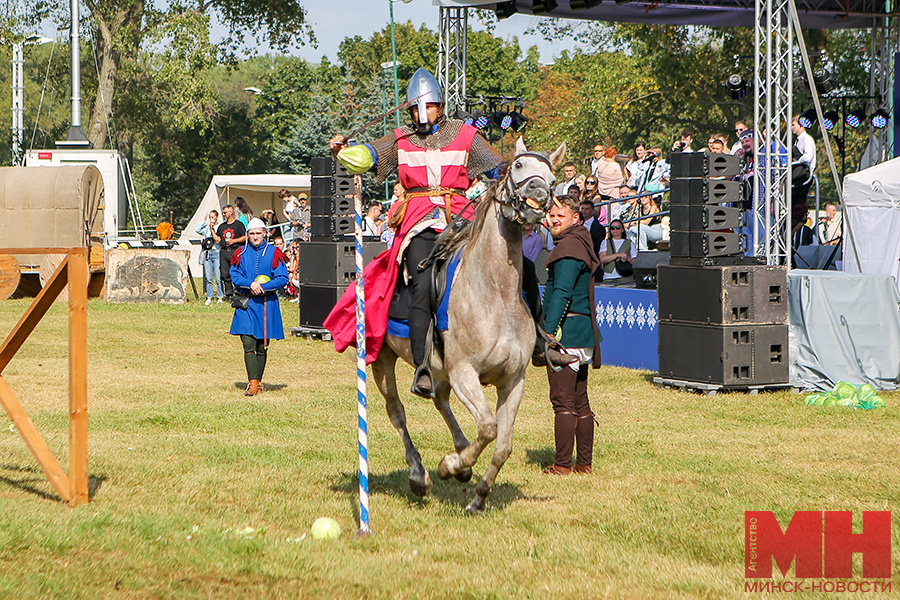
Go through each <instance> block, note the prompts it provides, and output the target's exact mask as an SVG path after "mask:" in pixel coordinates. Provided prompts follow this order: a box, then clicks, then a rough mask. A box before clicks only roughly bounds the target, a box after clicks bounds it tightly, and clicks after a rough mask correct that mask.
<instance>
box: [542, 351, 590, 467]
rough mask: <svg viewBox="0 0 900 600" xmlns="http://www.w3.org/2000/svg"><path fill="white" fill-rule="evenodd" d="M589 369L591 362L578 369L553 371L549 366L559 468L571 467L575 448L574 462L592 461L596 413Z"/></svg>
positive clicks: (548, 377) (548, 376) (566, 368)
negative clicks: (588, 380)
mask: <svg viewBox="0 0 900 600" xmlns="http://www.w3.org/2000/svg"><path fill="white" fill-rule="evenodd" d="M589 368H590V365H581V368H580V369H578V371H577V372H575V371H573V370H572V369H570V368H569V367H563V368H562V369H560V370H559V371H556V372H554V371H553V369H551V368H550V367H549V366H548V367H547V379H548V380H549V381H550V404H551V405H552V406H553V412H554V415H555V419H556V422H555V426H554V429H555V434H556V435H555V437H556V458H555V459H554V461H553V463H554V464H556V465H558V466H560V467H569V468H571V466H572V450H573V448H574V449H575V451H576V459H575V464H577V465H582V466H586V465H590V464H591V462H592V460H593V454H594V413H593V412H592V411H591V403H590V400H589V399H588V395H587V378H588V369H589ZM576 442H577V444H576Z"/></svg>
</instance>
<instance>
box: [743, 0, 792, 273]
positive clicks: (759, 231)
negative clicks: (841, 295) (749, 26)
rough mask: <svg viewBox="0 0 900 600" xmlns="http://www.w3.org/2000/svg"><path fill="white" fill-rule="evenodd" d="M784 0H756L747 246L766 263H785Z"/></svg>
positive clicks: (787, 24) (787, 46)
mask: <svg viewBox="0 0 900 600" xmlns="http://www.w3.org/2000/svg"><path fill="white" fill-rule="evenodd" d="M788 10H789V4H788V0H756V23H755V25H754V43H753V57H754V58H753V64H754V81H753V83H754V85H753V89H754V97H755V102H754V106H753V129H754V132H755V147H754V156H755V159H754V165H753V168H754V177H753V207H752V213H751V214H750V215H749V216H748V219H747V225H748V227H749V232H748V235H749V238H750V239H748V240H747V243H748V245H750V247H751V248H752V251H753V254H754V255H756V256H764V257H765V258H766V263H767V264H770V265H786V264H789V263H790V260H789V259H790V251H791V250H790V249H791V245H790V243H791V240H790V227H789V225H790V206H791V202H790V200H791V183H790V163H791V159H790V153H789V152H788V150H789V149H790V148H791V147H792V146H793V141H792V140H791V92H792V90H791V75H792V74H793V27H792V24H791V18H790V13H789V12H788Z"/></svg>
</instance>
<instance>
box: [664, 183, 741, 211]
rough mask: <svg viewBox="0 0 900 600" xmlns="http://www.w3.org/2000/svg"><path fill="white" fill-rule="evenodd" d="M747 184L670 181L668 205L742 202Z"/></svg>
mask: <svg viewBox="0 0 900 600" xmlns="http://www.w3.org/2000/svg"><path fill="white" fill-rule="evenodd" d="M747 187H748V186H747V184H746V182H743V181H725V180H723V179H708V178H706V177H704V178H702V179H674V178H673V179H672V185H671V190H672V191H671V192H670V193H669V205H670V206H675V205H681V206H687V205H692V206H693V205H700V204H718V203H720V202H731V203H734V204H737V203H739V202H743V201H744V200H745V199H746V196H747Z"/></svg>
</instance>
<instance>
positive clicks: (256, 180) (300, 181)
mask: <svg viewBox="0 0 900 600" xmlns="http://www.w3.org/2000/svg"><path fill="white" fill-rule="evenodd" d="M282 188H285V189H288V190H290V191H291V192H292V193H293V194H295V195H296V194H298V193H300V192H304V193H306V195H307V196H309V191H310V176H309V175H285V174H269V173H267V174H260V175H215V176H214V177H213V178H212V181H210V182H209V188H207V190H206V193H205V194H204V195H203V200H201V201H200V206H198V207H197V210H196V212H194V216H193V217H191V220H190V222H189V223H188V224H187V227H185V228H184V232H183V233H182V234H181V237H180V238H178V243H179V245H188V244H190V245H191V264H194V265H195V264H197V259H198V256H199V254H200V246H199V242H200V234H198V233H196V231H197V227H198V226H199V225H200V224H201V223H202V222H203V219H204V218H205V217H206V214H207V213H208V212H209V211H211V210H213V209H215V210H217V211H219V214H221V213H222V207H223V206H225V205H226V204H234V199H235V198H236V197H238V196H240V197H242V198H243V199H244V200H246V201H247V203H248V204H250V208H252V209H253V214H254V215H256V216H259V214H260V213H261V212H262V211H264V210H265V209H267V208H269V209H272V210H274V211H275V216H276V218H277V220H278V222H282V221H284V220H285V219H284V213H282V212H281V211H282V208H283V206H284V204H283V203H282V201H281V199H280V198H279V197H278V192H279V190H281V189H282ZM219 222H221V219H220V220H219ZM191 240H195V242H193V243H192V241H191Z"/></svg>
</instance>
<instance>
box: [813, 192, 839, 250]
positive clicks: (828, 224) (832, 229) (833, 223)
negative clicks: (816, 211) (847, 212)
mask: <svg viewBox="0 0 900 600" xmlns="http://www.w3.org/2000/svg"><path fill="white" fill-rule="evenodd" d="M843 216H844V215H843V213H839V212H838V210H837V206H836V205H834V204H832V203H831V202H829V203H828V204H826V205H825V216H823V217H819V223H818V224H817V225H816V229H817V230H818V233H819V243H820V244H823V245H825V246H834V245H836V244H840V243H841V236H842V235H843Z"/></svg>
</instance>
